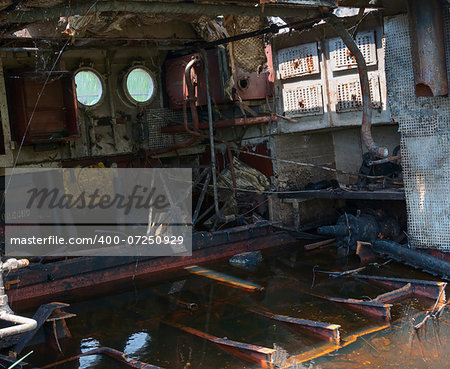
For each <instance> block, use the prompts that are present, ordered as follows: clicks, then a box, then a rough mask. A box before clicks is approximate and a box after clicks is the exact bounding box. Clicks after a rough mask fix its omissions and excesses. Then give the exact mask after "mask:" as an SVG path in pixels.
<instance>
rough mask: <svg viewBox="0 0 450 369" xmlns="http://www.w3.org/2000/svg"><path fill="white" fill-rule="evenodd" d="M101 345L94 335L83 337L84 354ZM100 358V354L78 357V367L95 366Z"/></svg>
mask: <svg viewBox="0 0 450 369" xmlns="http://www.w3.org/2000/svg"><path fill="white" fill-rule="evenodd" d="M98 347H100V343H99V342H98V341H97V340H96V339H95V338H92V337H88V338H83V339H82V340H81V342H80V351H81V353H82V354H84V353H85V352H88V351H91V350H93V349H96V348H98ZM99 360H100V357H99V356H98V355H90V356H83V357H80V358H79V359H78V362H79V364H78V369H89V368H94V367H95V365H96V363H97V362H98V361H99Z"/></svg>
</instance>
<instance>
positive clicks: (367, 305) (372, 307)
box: [303, 290, 392, 321]
mask: <svg viewBox="0 0 450 369" xmlns="http://www.w3.org/2000/svg"><path fill="white" fill-rule="evenodd" d="M303 292H304V293H306V294H308V295H310V296H314V297H317V298H319V299H322V300H326V301H331V302H335V303H337V304H343V305H345V306H347V307H348V308H349V309H351V310H354V311H357V312H359V313H362V314H364V315H366V316H369V317H372V318H377V319H380V318H381V319H383V320H385V321H389V320H390V319H391V307H392V305H391V304H385V303H383V302H379V301H374V300H371V301H364V300H357V299H346V298H341V297H330V296H323V295H319V294H316V293H313V292H307V291H306V290H305V291H303Z"/></svg>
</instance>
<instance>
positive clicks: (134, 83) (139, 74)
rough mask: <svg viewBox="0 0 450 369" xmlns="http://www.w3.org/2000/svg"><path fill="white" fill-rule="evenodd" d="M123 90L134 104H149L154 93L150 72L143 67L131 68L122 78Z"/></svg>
mask: <svg viewBox="0 0 450 369" xmlns="http://www.w3.org/2000/svg"><path fill="white" fill-rule="evenodd" d="M124 90H125V94H126V95H127V97H128V99H129V100H130V101H131V102H132V103H134V104H143V103H146V102H149V101H150V99H151V98H152V97H153V94H154V93H155V83H154V81H153V77H152V75H151V74H150V71H149V70H148V69H147V68H146V67H144V66H135V67H133V68H131V69H130V70H129V71H128V72H127V74H126V75H125V78H124Z"/></svg>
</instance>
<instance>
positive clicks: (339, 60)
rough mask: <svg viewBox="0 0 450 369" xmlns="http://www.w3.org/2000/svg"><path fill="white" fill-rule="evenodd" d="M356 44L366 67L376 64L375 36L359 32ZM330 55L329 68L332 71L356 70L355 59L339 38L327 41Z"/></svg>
mask: <svg viewBox="0 0 450 369" xmlns="http://www.w3.org/2000/svg"><path fill="white" fill-rule="evenodd" d="M356 44H357V45H358V47H359V49H360V50H361V53H362V54H363V56H364V60H365V61H366V65H368V66H369V65H376V64H377V50H376V47H375V36H374V32H373V31H368V32H360V33H358V35H357V36H356ZM329 47H330V53H331V56H330V58H331V68H332V70H333V71H339V70H346V69H351V68H356V61H355V58H354V57H353V56H352V55H351V54H350V51H349V50H348V49H347V46H345V44H344V42H343V41H342V39H340V38H333V39H331V40H330V41H329Z"/></svg>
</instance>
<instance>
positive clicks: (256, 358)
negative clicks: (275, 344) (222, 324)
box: [163, 321, 276, 368]
mask: <svg viewBox="0 0 450 369" xmlns="http://www.w3.org/2000/svg"><path fill="white" fill-rule="evenodd" d="M163 323H164V324H166V325H168V326H170V327H173V328H177V329H179V330H182V331H183V332H186V333H189V334H191V335H194V336H197V337H200V338H203V339H206V340H208V341H209V342H212V343H215V344H216V345H218V346H219V347H220V348H221V349H223V350H225V351H227V352H229V353H231V354H233V355H235V356H237V357H240V358H242V359H244V360H247V361H252V362H257V363H258V364H260V365H261V366H262V367H263V368H268V367H269V366H268V365H270V364H271V363H272V361H273V359H272V355H273V354H274V353H275V351H276V350H274V349H270V348H267V347H263V346H257V345H251V344H248V343H242V342H237V341H232V340H229V339H227V338H219V337H216V336H213V335H211V334H208V333H205V332H201V331H199V330H197V329H194V328H190V327H186V326H183V325H181V324H177V323H173V322H168V321H164V322H163Z"/></svg>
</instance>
